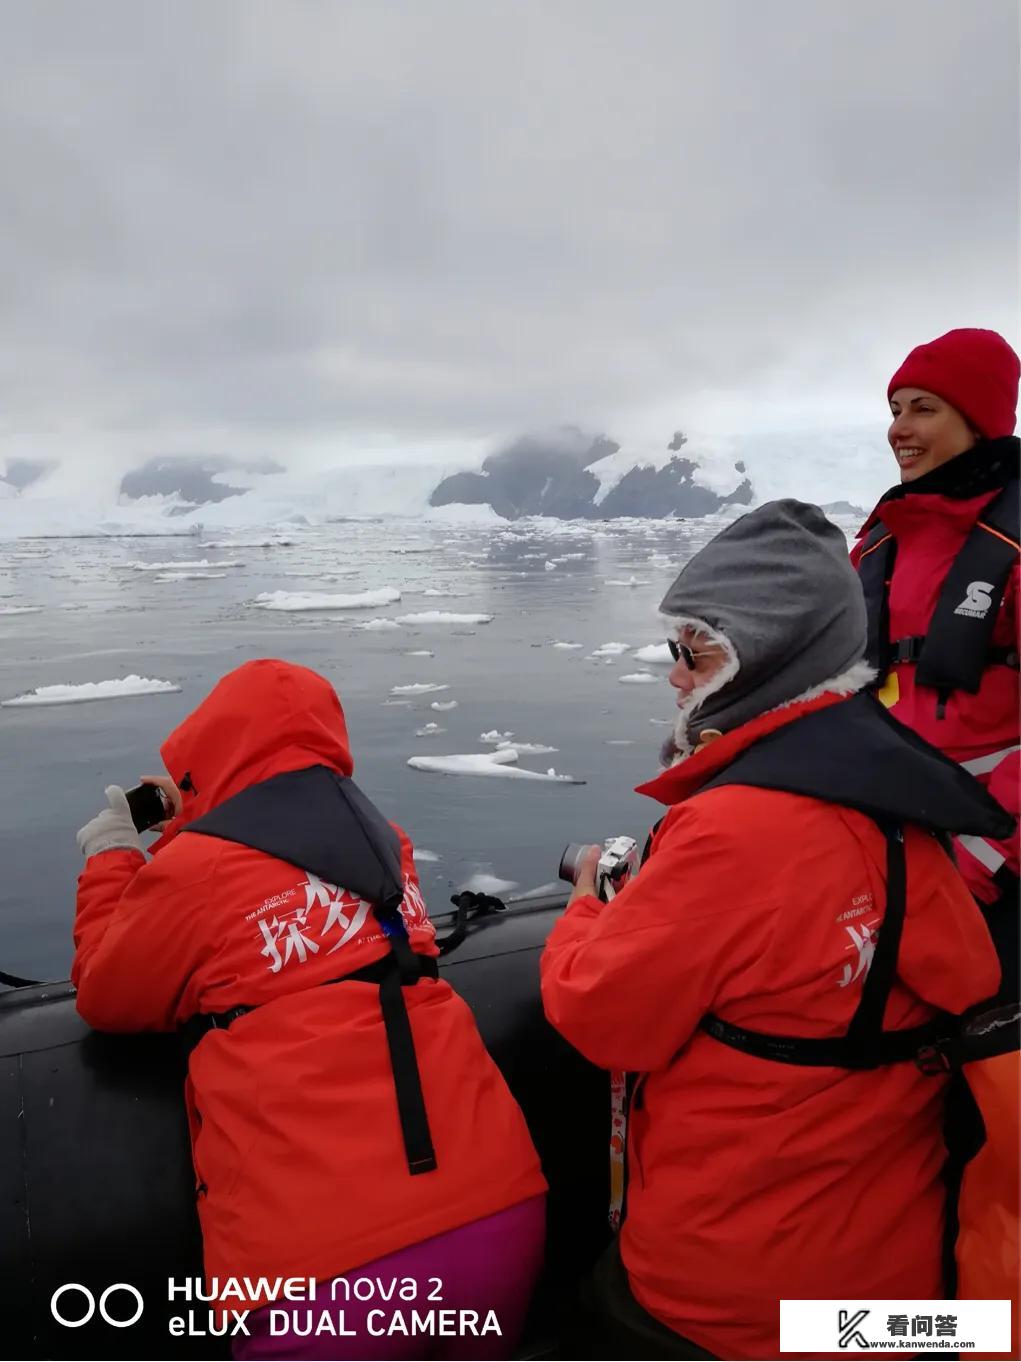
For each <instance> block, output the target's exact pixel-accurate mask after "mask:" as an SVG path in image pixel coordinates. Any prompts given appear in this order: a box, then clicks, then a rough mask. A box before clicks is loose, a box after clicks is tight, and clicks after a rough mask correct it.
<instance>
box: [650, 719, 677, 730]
mask: <svg viewBox="0 0 1021 1362" xmlns="http://www.w3.org/2000/svg"><path fill="white" fill-rule="evenodd" d="M649 723H650V724H661V725H662V726H663V727H664V728H673V726H674V721H673V719H650V720H649Z"/></svg>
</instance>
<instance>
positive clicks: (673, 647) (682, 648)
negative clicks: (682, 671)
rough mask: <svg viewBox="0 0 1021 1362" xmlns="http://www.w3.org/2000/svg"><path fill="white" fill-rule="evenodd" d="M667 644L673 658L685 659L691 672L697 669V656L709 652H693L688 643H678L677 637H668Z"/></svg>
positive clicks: (704, 655) (675, 659) (676, 659)
mask: <svg viewBox="0 0 1021 1362" xmlns="http://www.w3.org/2000/svg"><path fill="white" fill-rule="evenodd" d="M666 646H667V647H668V648H669V649H670V656H671V657H672V658H673V660H674V661H675V662H680V661H681V660H682V659H683V661H684V665H685V666H686V667H687V669H688V671H689V672H693V671H694V670H695V658H696V657H706V656H707V654H706V653H704V652H703V653H693V652H692V650H691V649H690V648H689V647H688V645H687V644H686V643H678V642H677V640H676V639H675V638H668V639H667V641H666Z"/></svg>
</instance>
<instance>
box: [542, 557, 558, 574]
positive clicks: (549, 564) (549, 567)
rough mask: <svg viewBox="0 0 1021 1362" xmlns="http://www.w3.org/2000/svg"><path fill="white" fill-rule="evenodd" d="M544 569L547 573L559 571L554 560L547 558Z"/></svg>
mask: <svg viewBox="0 0 1021 1362" xmlns="http://www.w3.org/2000/svg"><path fill="white" fill-rule="evenodd" d="M543 567H544V569H545V570H546V571H547V572H556V570H557V565H556V563H554V562H553V560H552V558H547V559H546V561H545V563H543Z"/></svg>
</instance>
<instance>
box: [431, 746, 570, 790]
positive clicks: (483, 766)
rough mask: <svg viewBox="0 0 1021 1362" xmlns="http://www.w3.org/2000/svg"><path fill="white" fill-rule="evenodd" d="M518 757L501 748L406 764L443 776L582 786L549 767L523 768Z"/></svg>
mask: <svg viewBox="0 0 1021 1362" xmlns="http://www.w3.org/2000/svg"><path fill="white" fill-rule="evenodd" d="M517 759H518V753H517V749H516V748H514V747H500V748H497V750H496V751H495V752H461V753H455V754H453V755H451V756H448V757H409V758H408V765H409V766H412V767H414V769H415V770H416V771H431V772H434V773H435V774H437V775H445V776H503V777H506V778H507V779H511V780H549V781H559V782H560V783H561V784H565V785H584V784H585V782H584V781H583V780H577V779H576V778H575V777H574V776H561V775H557V773H556V771H554V770H553V768H552V766H551V767H550V769H549V770H548V771H546V772H542V771H525V770H522V768H521V767H519V766H517V765H515V763H516V762H517Z"/></svg>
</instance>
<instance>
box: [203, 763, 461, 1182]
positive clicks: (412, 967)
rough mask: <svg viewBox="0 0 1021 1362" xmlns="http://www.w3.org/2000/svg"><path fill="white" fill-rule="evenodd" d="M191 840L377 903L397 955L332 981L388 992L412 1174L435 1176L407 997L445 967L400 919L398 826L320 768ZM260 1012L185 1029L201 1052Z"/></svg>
mask: <svg viewBox="0 0 1021 1362" xmlns="http://www.w3.org/2000/svg"><path fill="white" fill-rule="evenodd" d="M187 833H197V834H199V835H204V836H207V837H216V838H219V839H220V840H223V841H228V842H237V843H239V844H240V845H242V846H247V847H250V848H252V850H254V851H260V852H262V853H263V854H265V855H267V856H273V857H276V858H277V859H278V860H282V861H286V862H288V863H289V864H291V865H293V866H295V867H296V868H297V869H299V870H302V871H304V872H305V873H306V874H309V873H312V874H314V875H317V876H319V877H320V878H321V879H323V880H324V881H326V882H327V883H329V884H343V885H344V887H345V888H346V889H347V890H349V891H350V892H351V893H355V894H358V896H359V897H360V898H363V899H365V900H366V901H368V902H370V903H371V904H372V912H373V915H374V917H375V919H376V921H377V923H378V924H379V926H380V929H381V930H382V932H383V934H384V935H385V936H386V939H387V942H388V944H389V947H390V950H389V953H388V954H387V955H385V956H384V957H383V958H382V959H381V960H378V961H376V962H375V963H374V964H372V965H368V966H366V967H365V968H364V969H361V970H354V971H352V973H350V974H345V975H342V976H340V977H339V978H337V979H330V980H327V981H325V982H327V983H331V984H333V983H344V982H347V981H349V980H354V981H356V982H361V983H373V984H377V985H378V987H379V1002H380V1009H381V1011H382V1014H383V1025H384V1028H385V1030H386V1041H387V1047H388V1049H389V1052H390V1064H391V1068H392V1070H393V1080H394V1091H395V1094H396V1099H397V1114H398V1118H399V1121H400V1127H401V1135H402V1137H403V1141H404V1152H405V1156H406V1158H407V1162H408V1171H409V1173H411V1174H417V1173H429V1172H432V1171H433V1169H435V1168H436V1154H435V1150H434V1149H433V1143H432V1136H431V1134H430V1131H429V1120H428V1116H427V1114H426V1107H425V1097H424V1095H423V1092H422V1077H421V1074H420V1072H419V1068H418V1060H417V1058H416V1055H415V1043H414V1038H413V1036H412V1032H411V1022H410V1020H409V1017H408V1010H407V1006H406V1004H405V1001H404V992H403V990H404V988H406V987H412V986H413V985H415V984H417V983H418V981H419V979H435V978H437V977H438V976H437V970H436V962H435V960H433V959H431V958H430V957H428V956H422V955H418V954H416V952H415V951H413V950H412V949H411V943H410V941H409V940H408V931H407V927H406V925H405V922H404V918H403V916H402V914H401V911H400V905H401V903H402V901H403V898H404V889H403V882H402V876H401V853H400V841H399V839H398V837H397V834H396V833H395V832H394V830H393V828H392V827H391V826H390V824H389V823H388V821H387V820H386V819H385V818H384V817H383V815H382V814H381V813H380V811H379V810H378V809H377V808H376V806H375V805H374V804H373V803H372V801H371V800H370V799H368V797H367V796H366V795H364V794H363V793H362V791H361V790H359V788H358V787H357V786H356V785H355V783H354V781H353V780H350V779H348V778H346V777H344V776H341V775H339V774H338V773H337V772H334V771H331V770H328V769H327V768H326V767H322V766H312V767H307V768H305V769H304V770H300V771H289V772H285V773H284V774H281V775H278V776H271V777H270V778H269V779H267V780H264V781H261V782H259V783H258V784H256V785H252V786H249V787H248V788H247V789H245V790H243V791H242V792H241V793H240V794H237V795H234V796H233V797H232V798H230V799H228V800H225V801H224V802H223V803H222V804H220V805H218V806H217V807H216V808H214V809H213V810H212V811H211V812H210V813H208V814H206V815H205V816H204V817H203V818H201V819H198V820H197V821H196V822H194V823H190V824H189V825H188V827H187V828H186V829H185V830H184V833H182V835H185V834H187ZM280 996H293V995H290V994H288V995H280ZM271 1001H275V1000H271ZM252 1010H253V1009H252V1007H250V1006H247V1005H241V1006H238V1007H234V1008H230V1009H229V1010H228V1011H226V1012H219V1013H202V1014H200V1015H198V1016H196V1017H192V1018H191V1019H190V1020H189V1021H188V1022H186V1023H185V1025H184V1027H183V1028H182V1030H183V1031H184V1032H185V1035H186V1039H187V1040H189V1041H190V1043H191V1045H195V1044H197V1043H198V1041H199V1040H200V1039H201V1038H202V1037H203V1036H204V1035H205V1034H206V1032H207V1031H210V1030H213V1029H215V1028H219V1029H222V1028H224V1027H229V1026H230V1025H231V1023H232V1022H233V1021H236V1020H237V1018H238V1017H241V1016H244V1015H245V1013H246V1012H251V1011H252Z"/></svg>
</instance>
